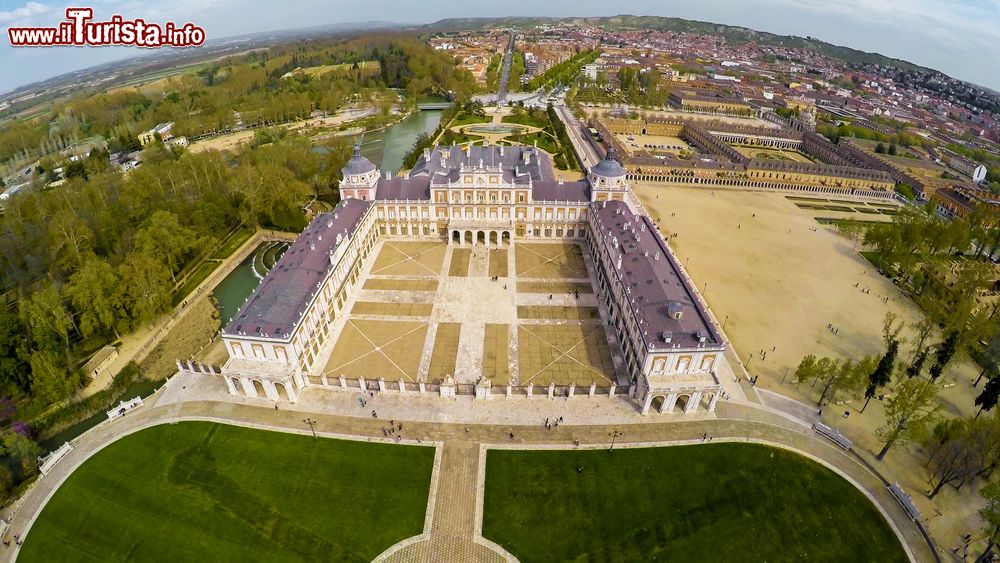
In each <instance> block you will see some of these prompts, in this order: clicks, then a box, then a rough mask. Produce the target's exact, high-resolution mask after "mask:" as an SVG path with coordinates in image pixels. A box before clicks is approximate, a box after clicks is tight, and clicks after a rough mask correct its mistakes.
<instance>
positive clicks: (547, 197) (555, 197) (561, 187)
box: [531, 180, 590, 203]
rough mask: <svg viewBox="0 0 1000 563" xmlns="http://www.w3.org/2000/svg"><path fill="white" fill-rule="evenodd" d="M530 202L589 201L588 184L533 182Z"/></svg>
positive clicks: (550, 181)
mask: <svg viewBox="0 0 1000 563" xmlns="http://www.w3.org/2000/svg"><path fill="white" fill-rule="evenodd" d="M531 200H532V201H534V202H536V203H537V202H541V201H574V202H582V201H590V184H589V183H588V182H586V181H583V180H580V181H577V182H559V181H556V180H548V181H541V182H535V183H533V184H532V185H531Z"/></svg>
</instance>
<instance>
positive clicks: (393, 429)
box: [372, 411, 403, 442]
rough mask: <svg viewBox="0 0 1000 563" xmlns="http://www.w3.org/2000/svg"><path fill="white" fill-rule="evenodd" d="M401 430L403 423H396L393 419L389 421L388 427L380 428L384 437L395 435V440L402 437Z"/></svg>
mask: <svg viewBox="0 0 1000 563" xmlns="http://www.w3.org/2000/svg"><path fill="white" fill-rule="evenodd" d="M372 412H375V411H372ZM397 432H399V434H397ZM402 432H403V423H402V422H400V423H399V424H398V425H397V424H396V421H395V420H390V421H389V428H382V435H383V436H385V437H386V438H389V437H395V438H396V441H397V442H399V441H400V440H402V439H403V436H402Z"/></svg>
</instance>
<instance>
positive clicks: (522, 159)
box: [409, 145, 555, 184]
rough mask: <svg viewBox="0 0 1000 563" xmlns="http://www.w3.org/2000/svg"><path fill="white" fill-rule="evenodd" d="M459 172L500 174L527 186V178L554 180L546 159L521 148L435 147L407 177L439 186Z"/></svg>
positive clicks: (526, 147)
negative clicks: (426, 179)
mask: <svg viewBox="0 0 1000 563" xmlns="http://www.w3.org/2000/svg"><path fill="white" fill-rule="evenodd" d="M462 171H470V172H473V171H475V172H488V171H496V172H501V173H502V174H503V179H504V182H507V183H518V184H522V183H523V184H527V180H528V178H530V179H531V182H539V181H547V180H555V173H554V172H553V170H552V161H551V160H550V159H549V156H548V155H547V154H545V152H544V151H540V150H538V149H537V148H535V147H529V146H521V145H515V146H510V147H505V146H499V145H490V146H487V147H481V146H475V145H472V146H470V145H452V146H444V147H435V148H434V149H433V150H430V149H429V150H427V151H424V154H423V155H422V156H421V157H420V158H419V159H418V160H417V163H416V164H415V165H413V169H412V170H410V173H409V177H410V178H415V177H417V176H430V177H431V178H433V179H434V183H435V184H439V183H446V182H447V181H448V180H449V179H450V180H451V181H453V182H454V181H456V180H457V179H458V178H459V175H460V174H461V172H462Z"/></svg>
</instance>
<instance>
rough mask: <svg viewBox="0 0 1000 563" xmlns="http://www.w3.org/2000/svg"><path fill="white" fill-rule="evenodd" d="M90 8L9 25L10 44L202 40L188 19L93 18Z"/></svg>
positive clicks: (176, 44) (150, 45)
mask: <svg viewBox="0 0 1000 563" xmlns="http://www.w3.org/2000/svg"><path fill="white" fill-rule="evenodd" d="M93 18H94V10H93V8H66V21H64V22H60V23H59V25H57V26H56V27H11V28H8V29H7V35H8V36H9V37H10V44H11V45H12V46H14V47H28V46H40V45H44V46H60V45H65V46H74V45H80V46H83V45H87V46H105V45H131V46H135V47H148V48H156V47H195V46H198V45H201V44H203V43H204V42H205V30H204V29H202V28H201V27H198V26H196V25H194V24H191V23H186V24H184V25H182V26H179V25H176V24H175V23H174V22H167V23H165V24H163V25H162V26H161V25H159V24H155V23H146V22H145V21H143V20H142V19H139V18H136V19H134V20H126V19H124V18H122V17H121V16H111V19H110V20H108V21H102V22H95V21H91V20H92V19H93Z"/></svg>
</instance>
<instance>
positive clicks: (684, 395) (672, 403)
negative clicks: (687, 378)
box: [641, 388, 721, 414]
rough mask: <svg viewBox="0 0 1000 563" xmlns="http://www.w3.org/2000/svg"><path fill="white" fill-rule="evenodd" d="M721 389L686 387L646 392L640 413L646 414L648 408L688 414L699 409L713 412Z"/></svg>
mask: <svg viewBox="0 0 1000 563" xmlns="http://www.w3.org/2000/svg"><path fill="white" fill-rule="evenodd" d="M720 395H721V389H715V388H708V389H705V388H701V389H686V390H677V391H672V390H671V391H667V390H653V391H649V392H647V393H646V398H645V400H644V401H643V402H642V410H641V412H642V414H647V413H648V412H649V411H650V410H655V411H656V412H659V413H671V412H677V413H685V414H690V413H693V412H697V411H698V410H701V411H702V412H715V404H716V403H717V402H718V401H719V396H720Z"/></svg>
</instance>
